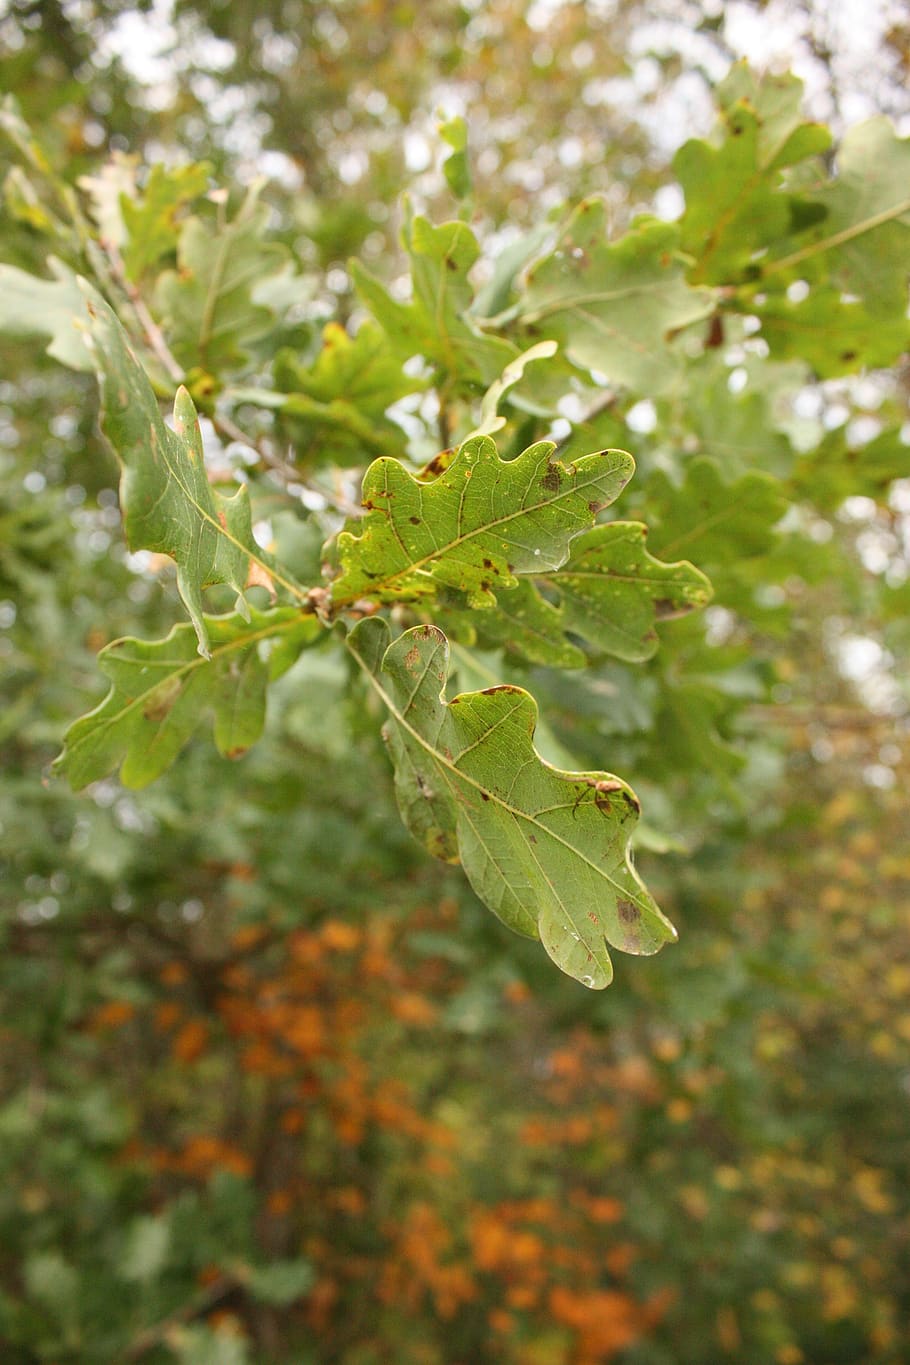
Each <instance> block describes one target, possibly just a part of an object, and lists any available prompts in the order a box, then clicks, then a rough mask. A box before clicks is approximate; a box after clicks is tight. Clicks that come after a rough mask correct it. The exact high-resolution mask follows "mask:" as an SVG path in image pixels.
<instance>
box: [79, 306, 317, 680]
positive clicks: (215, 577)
mask: <svg viewBox="0 0 910 1365" xmlns="http://www.w3.org/2000/svg"><path fill="white" fill-rule="evenodd" d="M86 296H87V307H88V314H89V325H88V327H87V329H86V331H85V333H84V335H85V338H86V343H87V345H88V347H89V350H90V352H91V355H92V358H93V360H94V364H95V369H96V371H97V374H98V383H99V386H100V389H101V428H102V431H103V432H104V435H105V436H106V437H107V440H108V442H109V444H110V446H111V449H112V450H113V451H114V454H115V455H116V456H117V458H118V460H119V461H120V463H121V466H122V471H123V472H122V475H121V480H120V502H121V509H122V512H123V524H124V530H125V532H126V538H127V542H128V544H129V546H130V548H131V549H132V550H155V551H157V552H158V553H160V554H166V555H170V556H171V558H172V559H173V560H175V562H176V564H177V586H178V588H179V590H180V595H181V597H182V598H183V601H184V603H185V604H186V608H187V611H188V612H189V614H190V618H191V619H192V622H193V625H194V627H195V629H196V634H197V637H198V640H199V649H200V652H202V653H205V652H206V651H207V649H208V636H207V633H206V626H205V622H204V620H203V614H202V613H203V601H202V591H203V589H204V588H206V587H208V586H210V585H211V584H213V583H227V584H229V585H230V586H231V587H232V588H234V590H235V591H236V592H237V593H238V595H242V593H243V590H244V588H245V586H246V584H247V582H248V579H249V575H250V569H251V566H254V565H255V566H258V568H259V569H260V570H261V571H262V573H264V574H265V575H266V576H267V577H268V578H269V579H270V580H271V581H273V582H275V583H277V584H280V585H281V586H283V587H284V588H286V589H287V590H288V591H290V592H291V593H292V595H294V596H296V597H298V598H302V596H303V590H302V589H301V588H300V587H299V586H298V585H297V584H296V583H294V581H293V580H292V579H291V578H290V577H289V576H288V575H287V574H285V573H284V572H283V571H281V570H280V569H278V567H277V566H276V565H274V564H273V563H272V562H271V560H270V559H269V557H268V556H267V555H265V553H264V552H263V551H262V550H260V549H259V547H258V545H257V544H256V542H255V540H254V539H253V532H252V526H251V517H250V502H249V495H248V493H247V490H246V488H245V487H242V488H239V489H238V490H237V492H236V493H234V494H233V495H232V496H230V497H224V496H223V495H222V494H220V493H218V492H217V491H216V490H215V489H214V488H212V486H211V484H210V483H209V480H208V475H207V473H206V468H205V460H204V454H203V448H202V434H201V432H200V430H199V423H198V421H197V419H196V409H195V408H194V407H193V401H192V399H191V398H190V396H189V394H188V393H187V391H186V389H184V388H181V389H179V390H178V392H177V397H176V399H175V402H174V427H175V429H174V430H173V431H171V430H170V428H169V427H167V426H165V424H164V422H163V421H162V418H161V412H160V410H159V407H158V400H157V399H156V397H155V395H154V393H153V391H152V386H151V384H150V383H149V381H148V379H147V377H146V375H145V373H144V371H143V369H142V367H141V366H140V364H139V362H138V361H137V360H136V357H135V356H134V355H133V352H132V350H131V349H130V346H129V342H128V339H127V336H126V333H125V332H124V330H123V328H122V327H121V325H120V323H119V322H118V320H117V318H116V316H115V314H114V313H113V312H112V311H111V309H110V308H109V307H108V306H107V304H106V303H104V301H103V300H102V299H100V298H99V297H98V295H97V294H95V293H94V291H92V290H90V289H89V288H88V286H86Z"/></svg>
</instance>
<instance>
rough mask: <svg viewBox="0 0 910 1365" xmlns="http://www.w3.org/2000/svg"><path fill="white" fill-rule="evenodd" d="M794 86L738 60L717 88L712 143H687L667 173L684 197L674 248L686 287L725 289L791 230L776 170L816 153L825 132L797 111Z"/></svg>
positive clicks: (798, 94)
mask: <svg viewBox="0 0 910 1365" xmlns="http://www.w3.org/2000/svg"><path fill="white" fill-rule="evenodd" d="M802 93H803V85H802V81H800V80H797V78H796V77H795V76H791V75H789V74H784V75H762V76H759V75H758V74H757V73H755V72H753V71H751V70H750V68H749V67H748V66H747V65H746V63H745V62H739V63H737V65H736V66H734V67H733V69H732V71H731V72H730V74H729V76H728V77H727V79H726V80H725V81H723V82H722V83H721V85H720V86H719V87H718V91H717V95H718V100H719V102H720V105H721V117H720V121H719V126H718V128H717V130H716V132H715V135H714V139H713V141H712V142H706V141H703V140H702V139H699V138H693V139H691V140H690V141H688V142H686V143H685V144H684V145H683V146H682V147H681V148H680V149H679V151H678V152H677V154H676V157H675V159H674V162H673V169H674V171H675V173H676V176H677V178H678V180H679V182H680V185H681V186H682V189H683V192H684V194H685V197H686V211H685V214H684V216H683V218H682V219H681V222H680V229H681V232H682V237H681V246H682V249H683V250H684V251H686V252H687V253H688V254H689V255H690V256H691V257H692V258H693V266H692V268H691V271H690V274H689V278H690V279H691V280H692V281H693V282H694V283H712V284H727V283H730V282H731V281H734V280H736V279H738V278H740V277H742V276H743V274H744V272H746V271H748V270H749V268H750V267H751V264H752V259H753V256H754V255H755V253H756V252H757V251H760V250H761V249H762V248H767V245H768V243H769V242H773V241H774V240H776V239H780V238H783V237H786V236H787V235H788V234H789V233H790V231H791V230H792V213H791V203H790V196H789V195H788V194H787V193H786V192H785V189H784V177H783V172H784V170H785V168H787V167H789V166H793V165H795V164H797V163H798V162H800V161H803V160H805V159H806V158H807V157H810V156H815V155H818V154H819V153H821V152H824V151H825V150H826V149H827V147H828V146H829V144H830V142H831V135H830V133H829V132H828V130H827V129H826V128H825V127H823V126H822V125H821V124H819V123H808V122H806V121H805V120H804V119H803V117H802V113H801V109H800V105H801V101H802Z"/></svg>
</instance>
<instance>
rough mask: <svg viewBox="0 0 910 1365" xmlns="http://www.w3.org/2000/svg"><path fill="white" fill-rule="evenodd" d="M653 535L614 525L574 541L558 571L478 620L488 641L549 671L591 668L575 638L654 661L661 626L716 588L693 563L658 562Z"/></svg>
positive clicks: (633, 525)
mask: <svg viewBox="0 0 910 1365" xmlns="http://www.w3.org/2000/svg"><path fill="white" fill-rule="evenodd" d="M647 533H648V531H647V527H646V526H642V525H641V523H639V522H625V521H614V522H610V523H609V525H606V526H595V527H594V528H593V529H592V530H590V531H586V532H585V533H584V534H583V535H580V536H578V537H576V539H575V540H573V542H572V546H571V553H570V555H569V558H568V559H567V561H566V562H565V564H563V565H562V566H561V567H560V568H558V569H555V570H554V571H553V572H552V573H549V574H540V575H534V577H533V578H528V579H524V580H522V582H520V583H519V584H518V586H517V587H515V588H512V589H511V590H509V591H507V592H501V593H498V594H497V601H496V607H495V609H494V610H493V611H490V612H485V613H484V614H483V616H482V617H474V618H473V619H474V623H475V624H476V626H477V629H478V632H479V634H480V635H481V637H482V638H483V640H484V642H485V643H488V644H494V643H495V644H500V645H505V646H507V647H508V648H509V649H512V650H515V651H516V652H517V653H519V654H521V655H522V656H523V657H524V658H526V659H528V660H529V661H530V662H531V663H536V664H546V665H548V666H549V667H551V668H582V667H584V665H585V664H587V663H588V662H589V656H588V655H587V654H586V653H585V651H584V650H583V649H581V648H580V647H579V646H578V645H577V644H576V643H574V639H575V638H578V639H580V640H583V641H585V642H586V643H587V644H588V645H590V646H591V648H592V649H593V650H595V651H596V652H598V653H603V654H612V655H614V657H616V658H618V659H625V660H627V661H628V662H640V661H642V660H644V659H649V658H650V657H651V655H652V654H653V653H654V652H655V650H656V649H657V631H656V629H655V625H656V622H657V621H660V620H668V619H669V618H670V617H674V616H682V615H685V614H686V613H687V612H690V611H694V610H695V609H696V608H698V607H703V606H705V605H706V604H707V603H708V602H709V601H710V599H711V584H710V582H709V581H708V579H707V578H706V577H705V575H704V574H703V573H700V572H699V571H698V569H696V568H693V566H692V565H691V564H688V563H686V562H683V563H678V564H662V563H661V562H660V560H658V559H655V558H654V556H653V555H650V554H649V553H648V551H647V550H646V549H645V537H646V535H647ZM547 592H549V593H550V594H551V595H552V596H555V598H556V601H551V600H549V598H548V597H547V596H545V595H544V593H547Z"/></svg>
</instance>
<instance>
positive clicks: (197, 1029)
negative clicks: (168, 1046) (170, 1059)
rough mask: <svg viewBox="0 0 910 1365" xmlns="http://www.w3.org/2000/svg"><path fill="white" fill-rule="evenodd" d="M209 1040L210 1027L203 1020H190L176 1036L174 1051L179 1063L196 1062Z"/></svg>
mask: <svg viewBox="0 0 910 1365" xmlns="http://www.w3.org/2000/svg"><path fill="white" fill-rule="evenodd" d="M208 1040H209V1030H208V1025H207V1024H206V1023H205V1022H204V1020H202V1019H188V1020H187V1022H186V1023H185V1024H184V1025H183V1027H182V1028H180V1029H179V1030H178V1032H177V1033H176V1035H175V1036H174V1041H173V1044H172V1046H173V1051H174V1056H175V1057H176V1058H177V1060H178V1061H179V1062H186V1063H189V1062H195V1061H196V1059H197V1057H201V1056H202V1053H203V1052H204V1051H205V1047H206V1044H207V1042H208Z"/></svg>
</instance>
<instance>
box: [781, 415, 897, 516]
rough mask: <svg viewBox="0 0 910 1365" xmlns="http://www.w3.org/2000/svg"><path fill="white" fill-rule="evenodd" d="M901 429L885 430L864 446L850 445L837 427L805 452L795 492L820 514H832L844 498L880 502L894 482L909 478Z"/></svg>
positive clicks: (799, 466) (845, 433)
mask: <svg viewBox="0 0 910 1365" xmlns="http://www.w3.org/2000/svg"><path fill="white" fill-rule="evenodd" d="M904 433H905V428H904V427H903V426H899V427H898V426H891V427H886V428H885V430H884V431H882V432H879V434H878V435H877V436H874V437H873V438H872V440H871V441H867V442H866V443H865V444H864V445H852V444H851V443H850V441H849V439H848V434H847V429H846V428H844V427H838V428H837V430H836V431H831V432H829V433H828V434H827V435H826V436H825V438H824V440H822V441H821V442H820V444H819V445H817V446H815V447H813V449H811V450H808V451H806V453H805V454H804V455H803V456H802V458H801V459H800V460H799V463H798V464H797V467H796V470H795V474H794V482H795V484H796V487H797V489H798V490H799V491H800V492H801V493H802V494H804V495H805V496H806V497H809V498H811V499H812V502H813V504H814V505H815V506H816V507H818V508H819V509H820V510H821V511H833V510H835V509H836V508H837V507H838V506H839V505H840V504H841V503H842V502H843V501H844V500H845V499H846V498H849V497H866V498H875V499H876V500H878V501H880V502H884V501H885V500H886V497H887V493H888V489H889V488H890V486H891V484H892V483H893V481H894V480H895V479H907V478H910V441H908V440H906V439H904Z"/></svg>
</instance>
